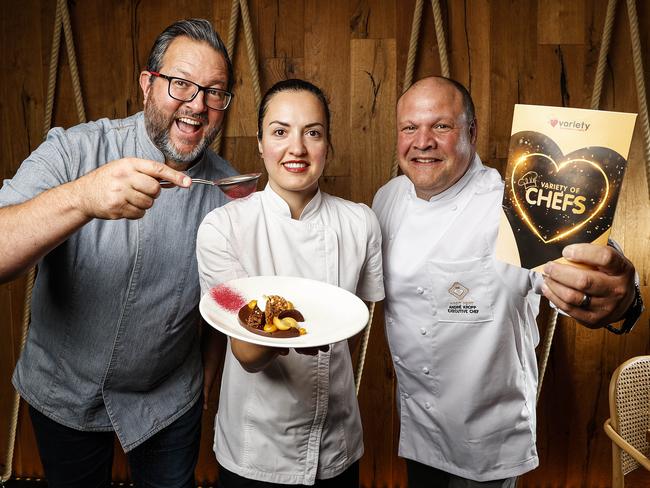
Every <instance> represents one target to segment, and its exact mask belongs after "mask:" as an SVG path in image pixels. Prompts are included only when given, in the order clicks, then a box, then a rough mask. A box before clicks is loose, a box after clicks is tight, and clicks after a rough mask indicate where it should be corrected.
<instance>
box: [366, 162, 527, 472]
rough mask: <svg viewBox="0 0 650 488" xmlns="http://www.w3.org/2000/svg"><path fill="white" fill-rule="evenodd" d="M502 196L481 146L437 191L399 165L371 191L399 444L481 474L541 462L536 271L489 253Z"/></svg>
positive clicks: (404, 451) (414, 454)
mask: <svg viewBox="0 0 650 488" xmlns="http://www.w3.org/2000/svg"><path fill="white" fill-rule="evenodd" d="M502 196H503V183H502V181H501V177H500V176H499V173H498V172H497V171H496V170H494V169H488V168H486V167H484V166H483V165H482V163H481V161H480V159H479V158H478V156H476V157H475V159H474V161H473V162H472V164H471V166H470V169H469V171H468V172H467V173H466V174H465V175H464V176H463V177H462V178H461V179H460V180H459V181H458V182H457V183H456V184H455V185H454V186H453V187H451V188H449V189H448V190H446V191H445V192H443V193H441V194H439V195H436V196H434V197H433V198H432V199H431V200H430V201H425V200H422V199H419V198H417V197H416V195H415V189H414V187H413V184H412V183H411V182H410V180H408V179H407V177H406V176H401V177H398V178H395V179H393V180H392V181H391V182H389V183H388V184H387V185H385V186H384V187H382V188H381V189H380V190H379V192H378V193H377V195H376V196H375V200H374V202H373V210H375V212H376V213H377V216H378V217H379V221H380V225H381V228H382V233H383V236H384V244H383V251H384V275H385V286H386V301H385V318H386V333H387V337H388V341H389V344H390V350H391V354H392V356H393V362H394V365H395V370H396V373H397V379H398V385H399V392H398V393H399V396H398V408H399V411H400V442H399V454H400V456H402V457H405V458H408V459H413V460H416V461H418V462H421V463H424V464H427V465H429V466H433V467H435V468H438V469H442V470H444V471H446V472H449V473H453V474H455V475H458V476H462V477H464V478H469V479H473V480H476V481H487V480H495V479H501V478H508V477H513V476H517V475H520V474H522V473H525V472H526V471H529V470H531V469H533V468H535V467H536V466H537V464H538V460H537V451H536V448H535V395H536V390H537V363H536V359H535V350H534V349H535V346H536V344H537V342H538V341H539V335H538V330H537V324H536V322H535V317H536V316H537V313H538V309H539V296H538V295H536V294H535V293H534V292H533V290H532V288H533V284H535V286H536V287H538V285H539V283H537V281H538V280H539V276H538V275H537V274H536V273H531V272H529V271H527V270H524V269H521V268H517V267H514V266H509V265H506V264H504V263H501V262H498V261H496V260H495V259H494V257H493V255H494V245H495V241H496V235H497V229H498V225H499V215H500V208H501V199H502ZM534 281H535V283H534Z"/></svg>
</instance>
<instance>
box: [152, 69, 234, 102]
mask: <svg viewBox="0 0 650 488" xmlns="http://www.w3.org/2000/svg"><path fill="white" fill-rule="evenodd" d="M149 73H150V74H151V75H152V76H157V77H159V78H163V79H165V80H167V81H168V89H167V92H168V93H169V96H170V97H172V98H173V99H174V100H178V101H179V102H191V101H192V100H194V99H195V98H196V96H197V95H198V94H199V92H200V91H202V92H203V100H204V101H205V104H206V105H207V106H208V107H209V108H211V109H214V110H226V109H227V108H228V105H229V104H230V100H232V93H230V92H227V91H226V90H220V89H218V88H209V87H206V86H201V85H199V84H197V83H194V82H193V81H190V80H186V79H184V78H177V77H175V76H167V75H163V74H162V73H158V72H156V71H149Z"/></svg>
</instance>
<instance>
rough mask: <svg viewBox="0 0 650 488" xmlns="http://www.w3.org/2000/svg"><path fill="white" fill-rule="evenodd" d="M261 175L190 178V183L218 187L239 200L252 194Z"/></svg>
mask: <svg viewBox="0 0 650 488" xmlns="http://www.w3.org/2000/svg"><path fill="white" fill-rule="evenodd" d="M260 176H262V173H247V174H243V175H235V176H228V177H227V178H219V179H218V180H204V179H201V178H192V183H200V184H202V185H210V186H218V187H219V188H220V189H221V191H223V192H224V193H225V194H226V195H228V196H229V197H231V198H241V197H245V196H247V195H249V194H250V193H253V192H254V191H255V189H256V188H257V180H258V179H259V177H260ZM160 185H161V186H163V187H166V186H171V183H170V182H169V181H166V180H162V181H161V182H160Z"/></svg>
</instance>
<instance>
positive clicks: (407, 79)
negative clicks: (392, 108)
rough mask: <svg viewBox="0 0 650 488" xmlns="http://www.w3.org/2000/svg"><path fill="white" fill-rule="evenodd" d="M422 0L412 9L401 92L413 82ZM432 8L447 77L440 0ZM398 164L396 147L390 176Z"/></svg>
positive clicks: (432, 1) (445, 43)
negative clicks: (409, 36)
mask: <svg viewBox="0 0 650 488" xmlns="http://www.w3.org/2000/svg"><path fill="white" fill-rule="evenodd" d="M423 3H424V2H423V0H416V1H415V7H414V9H413V21H412V22H411V38H410V40H409V52H408V56H407V58H406V70H405V72H404V85H403V86H402V93H404V92H405V91H406V90H408V89H409V88H410V86H411V85H412V84H413V72H414V69H415V59H416V58H417V54H418V41H419V39H420V26H421V25H422V5H423ZM431 8H432V10H433V22H434V25H435V29H436V39H437V42H438V54H439V56H440V71H441V74H442V76H445V77H447V78H449V61H448V58H447V41H446V39H445V28H444V26H443V25H442V15H441V13H440V1H439V0H431ZM398 168H399V165H398V161H397V149H395V152H394V153H393V165H392V166H391V168H390V178H391V179H392V178H395V177H396V176H397V171H398Z"/></svg>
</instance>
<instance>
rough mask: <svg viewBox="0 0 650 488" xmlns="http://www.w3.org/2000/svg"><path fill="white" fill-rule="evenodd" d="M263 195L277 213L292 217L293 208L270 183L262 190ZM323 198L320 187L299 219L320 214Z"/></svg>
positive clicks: (306, 218)
mask: <svg viewBox="0 0 650 488" xmlns="http://www.w3.org/2000/svg"><path fill="white" fill-rule="evenodd" d="M262 197H263V198H264V199H265V201H266V202H268V204H269V208H270V209H271V210H272V211H273V212H274V213H276V214H277V215H281V216H282V217H285V218H287V219H290V218H291V209H290V208H289V204H288V203H287V202H285V201H284V199H283V198H282V197H281V196H280V195H278V194H277V193H276V192H275V191H274V190H273V188H271V185H270V184H269V183H267V184H266V187H264V191H263V192H262ZM322 200H323V197H322V195H321V191H320V188H318V190H316V194H315V195H314V197H313V198H312V199H311V200H310V201H309V203H307V205H306V206H305V208H304V209H303V210H302V213H301V214H300V217H299V218H298V220H303V221H306V220H309V219H310V218H311V217H313V216H314V215H316V214H318V210H319V209H320V205H321V202H322Z"/></svg>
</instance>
